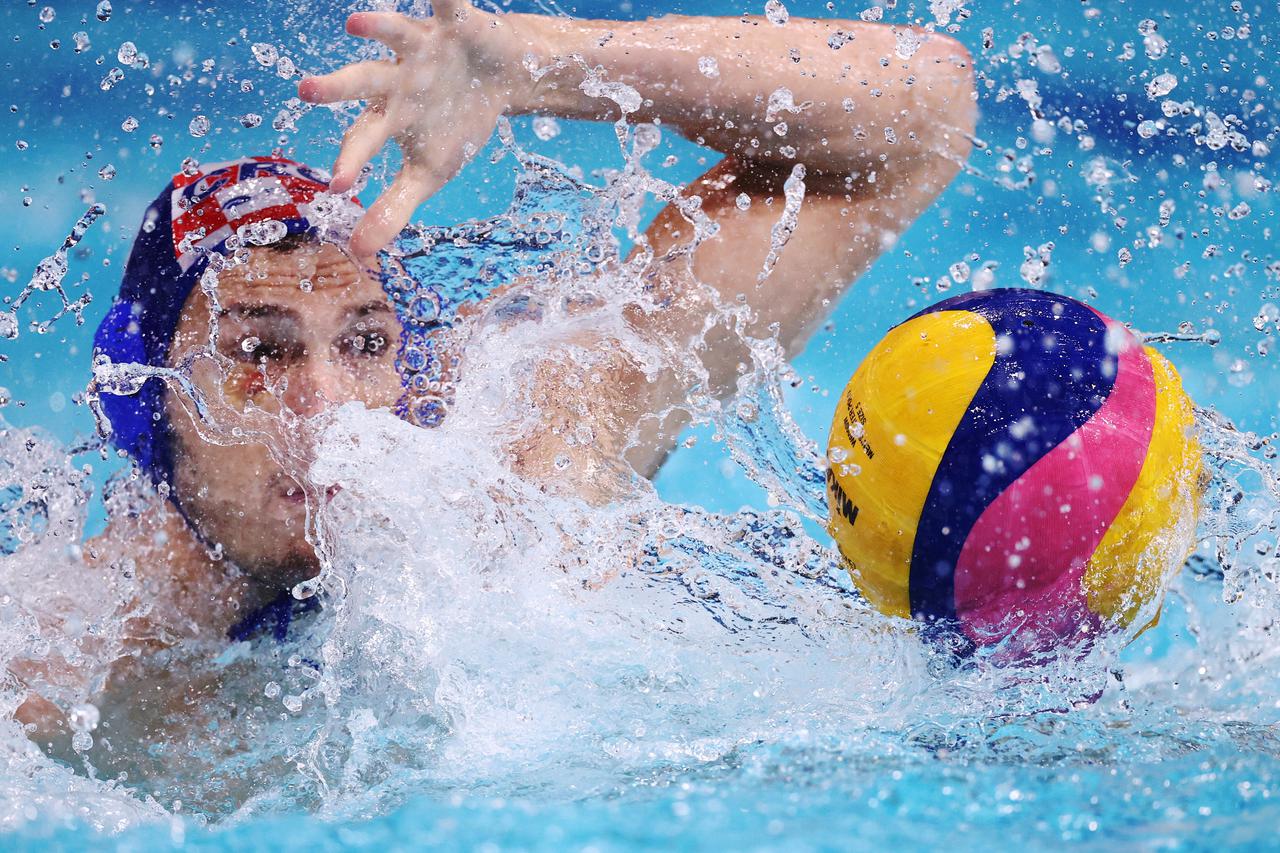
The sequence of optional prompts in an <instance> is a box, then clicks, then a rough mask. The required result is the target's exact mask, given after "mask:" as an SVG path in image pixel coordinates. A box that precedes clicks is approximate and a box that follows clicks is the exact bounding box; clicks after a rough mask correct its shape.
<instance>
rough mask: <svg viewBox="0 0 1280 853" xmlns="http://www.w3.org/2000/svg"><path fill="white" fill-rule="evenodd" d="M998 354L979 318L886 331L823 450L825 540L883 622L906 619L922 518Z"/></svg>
mask: <svg viewBox="0 0 1280 853" xmlns="http://www.w3.org/2000/svg"><path fill="white" fill-rule="evenodd" d="M995 356H996V339H995V333H994V331H992V329H991V326H990V325H989V324H988V323H987V321H986V320H984V319H983V318H982V317H980V316H979V315H977V314H974V313H971V312H968V311H940V312H937V313H934V314H926V315H924V316H923V317H917V318H916V319H914V320H910V321H908V322H906V323H904V324H902V325H901V326H898V327H897V328H895V329H893V330H892V331H891V332H889V334H888V335H886V336H885V338H884V340H883V341H881V342H880V344H879V345H878V346H877V347H876V348H875V349H874V350H873V351H872V352H871V354H870V355H868V356H867V358H866V359H865V360H864V361H863V362H862V364H861V366H859V368H858V371H857V373H855V374H854V375H853V379H851V380H850V381H849V384H848V385H847V386H846V387H845V390H844V393H843V394H842V395H841V397H840V402H839V405H838V406H837V407H836V414H835V418H834V419H833V421H832V423H831V437H830V439H829V442H828V459H829V460H831V461H830V466H831V467H830V470H829V471H828V474H827V505H828V507H829V508H830V515H831V534H832V536H833V538H834V539H835V540H836V543H837V544H838V545H839V547H840V552H841V553H842V554H843V555H844V558H845V560H846V562H847V563H848V567H849V573H850V575H851V576H852V578H853V582H854V584H856V585H857V587H858V589H859V590H861V591H862V593H863V595H865V596H866V597H867V600H868V601H870V602H871V604H872V605H873V606H875V607H876V608H877V609H878V610H880V611H881V612H883V613H886V614H888V615H890V616H901V617H904V618H909V617H910V616H911V599H910V594H909V586H908V584H909V580H910V575H911V550H912V546H913V544H914V543H915V538H916V526H917V524H918V522H919V520H920V513H921V511H922V510H923V509H924V502H925V499H926V498H927V497H928V494H929V487H930V485H931V484H932V483H933V476H934V473H935V472H936V471H937V469H938V463H939V462H940V461H941V459H942V455H943V453H945V452H946V449H947V445H948V444H949V442H950V441H951V436H952V434H953V433H954V432H955V430H956V427H957V426H958V425H959V423H960V421H961V419H962V418H963V417H964V414H965V412H966V411H967V410H968V408H969V404H970V402H972V400H973V396H974V394H975V393H977V390H978V388H979V386H981V384H982V381H983V380H984V379H985V378H986V376H987V373H988V372H990V370H991V366H992V364H993V363H994V362H995Z"/></svg>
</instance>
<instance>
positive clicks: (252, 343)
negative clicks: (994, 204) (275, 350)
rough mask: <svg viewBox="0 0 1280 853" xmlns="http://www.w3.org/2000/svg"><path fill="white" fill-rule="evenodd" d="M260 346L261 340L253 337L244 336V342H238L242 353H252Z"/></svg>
mask: <svg viewBox="0 0 1280 853" xmlns="http://www.w3.org/2000/svg"><path fill="white" fill-rule="evenodd" d="M260 346H262V341H261V339H259V338H255V337H254V336H253V335H246V336H245V338H244V340H242V341H241V342H240V349H241V350H243V351H244V352H253V351H254V350H256V349H257V348H258V347H260Z"/></svg>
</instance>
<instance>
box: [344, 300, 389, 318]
mask: <svg viewBox="0 0 1280 853" xmlns="http://www.w3.org/2000/svg"><path fill="white" fill-rule="evenodd" d="M381 313H386V314H390V313H392V311H391V306H390V305H388V304H387V303H386V300H383V299H374V300H371V301H369V302H364V303H362V304H360V305H353V306H351V307H350V308H348V309H347V316H348V317H368V316H369V315H370V314H381Z"/></svg>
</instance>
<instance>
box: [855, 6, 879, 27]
mask: <svg viewBox="0 0 1280 853" xmlns="http://www.w3.org/2000/svg"><path fill="white" fill-rule="evenodd" d="M858 17H859V18H861V19H862V20H864V21H866V22H867V23H869V24H870V23H874V22H876V21H879V20H881V19H883V18H884V9H883V8H881V7H880V6H869V7H867V8H866V9H863V10H862V12H861V14H859V15H858Z"/></svg>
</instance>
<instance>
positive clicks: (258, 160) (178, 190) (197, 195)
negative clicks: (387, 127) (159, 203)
mask: <svg viewBox="0 0 1280 853" xmlns="http://www.w3.org/2000/svg"><path fill="white" fill-rule="evenodd" d="M328 190H329V176H328V175H327V174H325V173H323V172H321V171H319V170H317V169H313V168H311V167H310V166H306V165H304V164H302V163H298V162H295V161H293V160H289V159H286V158H284V157H244V158H241V159H239V160H231V161H228V162H225V163H213V164H209V165H207V166H203V167H201V169H200V170H199V171H197V172H195V173H194V174H190V175H188V174H186V173H179V174H177V175H175V176H174V178H173V192H172V195H171V204H172V210H171V217H172V218H171V221H172V223H173V254H174V257H175V258H176V259H177V261H178V266H179V267H181V269H182V270H183V271H184V272H185V271H186V270H188V269H189V268H190V267H191V265H192V264H193V263H195V261H196V259H197V258H199V257H200V256H201V255H203V254H207V253H209V252H215V251H217V250H218V249H219V248H220V247H221V246H222V245H223V243H225V242H226V241H227V239H228V238H229V237H230V236H231V235H232V234H240V235H241V236H242V237H245V236H247V237H248V238H249V239H248V240H247V242H249V243H255V242H263V241H262V239H261V235H263V234H270V233H271V229H270V228H269V227H266V228H260V229H256V231H255V230H250V231H246V227H247V226H251V225H255V224H258V223H266V222H278V223H280V224H282V225H283V226H284V228H283V229H279V228H277V229H276V231H278V233H279V235H280V236H283V234H285V233H290V234H297V233H303V232H316V233H317V234H318V236H320V237H322V238H328V239H331V240H334V241H341V240H342V239H344V238H345V237H347V236H349V235H350V231H351V228H352V227H353V226H354V224H355V221H356V220H357V219H359V217H360V213H361V209H360V205H359V202H358V201H356V200H355V199H354V198H351V197H348V196H339V195H333V194H330V193H329V191H328Z"/></svg>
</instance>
